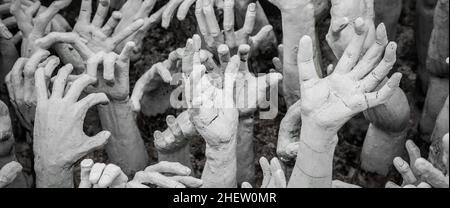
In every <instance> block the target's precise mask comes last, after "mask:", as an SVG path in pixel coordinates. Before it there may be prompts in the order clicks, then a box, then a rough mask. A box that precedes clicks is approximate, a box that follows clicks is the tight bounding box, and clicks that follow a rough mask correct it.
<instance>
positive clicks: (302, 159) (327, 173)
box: [289, 19, 402, 187]
mask: <svg viewBox="0 0 450 208" xmlns="http://www.w3.org/2000/svg"><path fill="white" fill-rule="evenodd" d="M355 30H356V32H357V34H358V36H357V37H355V38H354V39H353V40H352V42H351V44H350V45H349V46H348V47H347V49H346V51H345V53H344V54H345V56H343V57H342V58H341V59H340V60H339V63H338V64H337V66H336V68H335V70H334V71H333V73H332V74H331V75H329V76H327V77H326V78H322V79H321V78H319V76H318V75H317V73H316V71H315V68H314V62H313V61H314V60H313V59H314V57H313V54H314V51H313V42H312V39H311V38H310V37H308V36H304V37H303V38H302V39H301V40H300V45H299V54H298V68H299V74H300V84H301V87H300V89H301V95H302V99H301V100H300V101H299V102H301V104H300V105H301V118H302V127H301V134H300V145H299V150H298V156H297V162H296V167H297V168H296V169H294V172H293V175H292V177H291V180H290V184H289V185H290V187H331V176H332V164H333V153H334V150H335V147H336V144H337V136H336V135H337V132H338V131H339V129H340V128H341V127H342V126H343V125H344V124H345V123H347V121H349V120H350V119H351V118H352V117H353V116H355V115H357V114H358V113H361V112H363V111H365V110H367V109H369V108H373V107H376V106H378V105H381V104H383V103H385V102H386V101H387V100H388V99H389V98H390V97H391V96H392V95H393V93H394V92H395V90H396V89H397V88H398V86H399V84H400V81H401V78H402V74H400V73H396V74H394V75H393V76H392V77H391V78H390V79H389V81H388V82H387V83H386V84H385V85H384V86H383V87H382V88H381V89H380V90H378V91H374V90H375V89H376V87H377V86H378V85H379V84H380V83H381V81H382V80H384V78H385V77H386V76H387V75H388V73H389V71H390V70H391V69H392V66H393V63H395V52H396V44H395V43H390V44H388V46H387V47H386V51H385V56H384V59H383V61H381V62H380V63H379V64H378V65H377V64H373V65H367V64H366V63H365V62H364V61H360V60H359V54H361V53H362V50H363V45H364V40H365V37H366V35H367V28H366V27H365V25H364V21H363V20H362V19H358V20H356V27H355ZM372 53H374V52H373V51H369V52H367V53H366V54H365V55H364V56H373V54H372ZM376 53H379V52H376ZM362 60H364V57H363V59H362ZM376 65H377V66H376ZM316 156H317V157H316ZM317 160H319V161H320V162H319V161H317ZM314 161H317V163H318V164H321V165H320V166H315V165H314V166H312V165H311V163H314Z"/></svg>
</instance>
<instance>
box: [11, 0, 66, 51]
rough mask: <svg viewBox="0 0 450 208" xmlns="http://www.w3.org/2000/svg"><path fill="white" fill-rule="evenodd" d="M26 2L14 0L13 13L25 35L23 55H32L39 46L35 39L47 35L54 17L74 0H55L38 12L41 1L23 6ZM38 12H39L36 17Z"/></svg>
mask: <svg viewBox="0 0 450 208" xmlns="http://www.w3.org/2000/svg"><path fill="white" fill-rule="evenodd" d="M25 2H26V1H25V0H14V1H13V2H12V4H11V14H13V15H14V17H15V18H16V20H17V25H18V27H19V29H20V31H21V32H22V36H23V43H22V53H21V55H22V56H23V57H30V56H31V55H32V54H33V53H34V52H35V51H36V50H37V49H38V48H39V46H37V45H36V43H35V41H36V40H37V39H39V38H42V37H44V36H45V34H46V33H47V28H48V26H49V24H50V22H51V21H52V19H53V18H54V17H55V16H56V15H57V14H58V12H59V11H60V10H61V9H63V8H65V7H67V6H68V5H69V4H70V3H71V2H72V0H57V1H53V2H52V4H51V5H50V6H49V7H48V8H46V9H45V10H44V11H43V12H40V13H38V10H39V9H40V7H41V3H40V1H36V2H34V3H32V4H31V5H30V6H29V7H24V6H22V4H23V3H25ZM36 13H38V14H37V15H36V17H34V15H35V14H36Z"/></svg>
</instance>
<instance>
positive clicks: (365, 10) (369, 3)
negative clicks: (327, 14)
mask: <svg viewBox="0 0 450 208" xmlns="http://www.w3.org/2000/svg"><path fill="white" fill-rule="evenodd" d="M331 4H332V8H331V25H330V29H329V31H328V34H327V37H326V39H327V42H328V45H329V46H330V47H331V49H332V50H333V52H334V55H335V56H336V57H337V58H338V59H339V58H340V57H342V55H344V51H345V49H346V48H347V46H348V45H349V44H350V42H351V41H352V40H353V38H354V37H355V36H357V34H356V33H355V26H356V25H355V24H356V19H358V18H362V19H363V20H364V22H365V24H366V26H367V27H368V28H369V31H368V34H367V37H366V40H365V41H364V48H363V51H362V52H365V51H367V50H368V49H369V47H370V46H371V45H372V44H373V43H374V42H375V24H374V18H375V11H374V0H348V1H340V0H332V1H331Z"/></svg>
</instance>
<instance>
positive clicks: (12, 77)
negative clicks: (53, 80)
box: [5, 50, 60, 132]
mask: <svg viewBox="0 0 450 208" xmlns="http://www.w3.org/2000/svg"><path fill="white" fill-rule="evenodd" d="M49 56H50V52H49V51H46V50H38V51H36V52H35V53H34V54H33V55H32V56H31V57H30V58H29V59H28V58H19V59H18V60H17V62H16V63H15V65H14V67H13V68H12V70H11V72H10V73H8V75H7V76H6V78H5V83H6V86H7V88H8V93H9V97H10V100H11V103H12V105H13V106H14V109H15V110H16V115H17V117H18V118H19V120H20V122H21V124H22V126H23V127H24V128H25V129H26V130H27V131H29V132H33V125H34V116H35V111H36V94H35V88H34V82H35V78H34V74H35V72H36V70H37V69H38V67H39V66H40V65H44V66H45V68H46V70H47V72H46V75H47V76H50V75H49V73H51V72H52V70H54V69H55V68H56V67H57V66H58V65H59V63H60V61H59V59H58V58H57V57H55V56H50V57H49ZM43 62H45V63H43Z"/></svg>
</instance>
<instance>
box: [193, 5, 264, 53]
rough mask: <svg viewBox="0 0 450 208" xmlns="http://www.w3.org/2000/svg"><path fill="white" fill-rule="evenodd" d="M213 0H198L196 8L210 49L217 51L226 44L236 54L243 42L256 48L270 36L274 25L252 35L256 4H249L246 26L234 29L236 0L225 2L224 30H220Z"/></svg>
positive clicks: (200, 27) (196, 13)
mask: <svg viewBox="0 0 450 208" xmlns="http://www.w3.org/2000/svg"><path fill="white" fill-rule="evenodd" d="M212 1H213V0H198V1H197V4H196V8H195V16H196V17H197V22H198V26H199V29H200V32H201V33H202V36H203V38H204V41H205V42H206V45H207V47H208V50H209V51H211V52H213V53H215V52H216V51H217V49H218V47H219V46H220V45H221V44H226V45H227V46H228V47H229V48H230V51H231V52H232V54H236V52H237V49H238V47H239V46H240V45H241V44H248V45H250V46H252V48H253V49H254V50H256V49H258V47H259V45H260V44H261V43H262V42H263V41H264V40H266V38H268V36H269V35H270V33H271V32H272V26H270V25H267V26H264V27H263V28H262V29H261V30H260V31H259V32H258V33H257V34H256V35H255V36H251V34H252V33H253V28H254V26H255V21H256V4H254V3H252V4H249V5H248V9H247V15H246V18H245V23H244V26H243V27H242V28H241V29H240V30H238V31H234V25H235V23H234V21H235V20H234V0H225V2H224V20H223V27H224V31H223V33H222V31H221V30H220V27H219V23H218V22H217V19H216V15H215V13H214V8H213V4H212Z"/></svg>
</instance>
